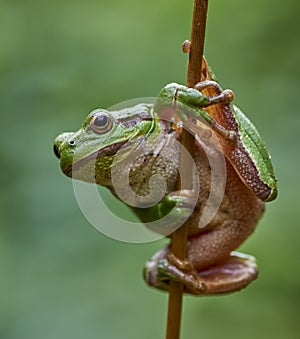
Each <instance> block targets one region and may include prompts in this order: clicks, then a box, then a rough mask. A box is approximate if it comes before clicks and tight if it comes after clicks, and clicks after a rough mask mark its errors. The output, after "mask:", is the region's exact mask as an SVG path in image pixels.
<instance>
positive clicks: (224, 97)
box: [194, 80, 234, 106]
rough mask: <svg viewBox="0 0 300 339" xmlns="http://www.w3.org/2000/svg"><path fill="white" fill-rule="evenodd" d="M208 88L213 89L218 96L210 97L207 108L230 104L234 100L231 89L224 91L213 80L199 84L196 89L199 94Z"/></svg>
mask: <svg viewBox="0 0 300 339" xmlns="http://www.w3.org/2000/svg"><path fill="white" fill-rule="evenodd" d="M208 87H213V88H214V89H215V90H216V92H217V95H214V96H211V97H208V98H209V102H208V104H207V106H211V105H215V104H229V103H231V101H233V99H234V93H233V92H232V90H231V89H225V90H224V91H223V90H222V88H221V86H220V85H219V84H218V83H217V82H216V81H213V80H204V81H201V82H198V83H197V84H196V85H195V86H194V88H195V89H197V90H198V91H199V92H201V91H203V90H204V89H206V88H208Z"/></svg>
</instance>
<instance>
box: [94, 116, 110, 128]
mask: <svg viewBox="0 0 300 339" xmlns="http://www.w3.org/2000/svg"><path fill="white" fill-rule="evenodd" d="M94 124H95V125H96V126H99V127H103V126H105V125H106V124H107V117H106V116H104V115H98V116H97V117H96V119H95V120H94Z"/></svg>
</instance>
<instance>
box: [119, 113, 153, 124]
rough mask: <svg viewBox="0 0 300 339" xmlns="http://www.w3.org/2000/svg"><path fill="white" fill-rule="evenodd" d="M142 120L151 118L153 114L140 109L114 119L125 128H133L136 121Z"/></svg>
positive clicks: (150, 119)
mask: <svg viewBox="0 0 300 339" xmlns="http://www.w3.org/2000/svg"><path fill="white" fill-rule="evenodd" d="M143 120H148V121H152V120H153V116H152V115H151V113H150V112H149V111H142V112H140V113H137V114H134V115H130V116H127V117H124V118H119V119H116V121H117V122H118V123H120V124H122V125H123V126H124V127H125V128H133V127H134V126H135V125H136V124H137V123H138V122H141V121H143Z"/></svg>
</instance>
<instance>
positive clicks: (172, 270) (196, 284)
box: [144, 248, 258, 295]
mask: <svg viewBox="0 0 300 339" xmlns="http://www.w3.org/2000/svg"><path fill="white" fill-rule="evenodd" d="M257 274H258V271H257V266H256V264H255V259H254V258H253V257H252V256H248V255H244V254H241V253H237V252H232V253H231V254H230V255H229V256H228V257H227V258H225V259H223V260H222V261H220V262H219V263H217V264H214V265H211V266H209V267H206V268H204V269H201V270H199V271H197V270H195V269H194V268H193V267H192V265H191V263H190V262H188V261H186V260H184V261H181V260H179V259H178V258H175V257H174V256H173V255H172V254H171V255H168V249H167V248H164V249H163V250H161V251H160V252H158V253H157V254H156V255H155V256H154V257H152V258H151V259H150V261H149V262H148V263H147V264H146V267H145V270H144V277H145V280H146V281H147V283H148V284H149V285H150V286H152V287H155V288H159V289H162V290H168V288H169V281H170V280H175V281H179V282H181V283H183V284H184V292H185V293H189V294H193V295H210V294H221V293H230V292H235V291H238V290H240V289H242V288H244V287H246V286H247V285H248V284H249V283H250V282H251V281H253V280H254V279H255V278H256V277H257Z"/></svg>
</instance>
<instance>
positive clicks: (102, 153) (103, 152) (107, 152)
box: [66, 140, 128, 177]
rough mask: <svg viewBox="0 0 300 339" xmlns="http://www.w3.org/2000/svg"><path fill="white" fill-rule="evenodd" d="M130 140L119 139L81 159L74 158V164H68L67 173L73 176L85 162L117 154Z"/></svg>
mask: <svg viewBox="0 0 300 339" xmlns="http://www.w3.org/2000/svg"><path fill="white" fill-rule="evenodd" d="M127 142H128V140H125V141H119V142H116V143H114V144H111V145H107V146H106V147H103V148H101V149H98V150H96V151H94V152H93V153H91V154H89V155H87V156H85V157H83V158H81V159H76V160H75V161H74V160H73V162H72V164H70V165H69V166H68V168H67V169H66V173H67V175H69V176H70V177H72V173H73V172H74V171H75V172H76V171H77V170H79V169H80V168H81V167H82V166H84V165H85V164H87V163H89V162H91V161H96V160H97V159H98V158H102V157H106V156H113V155H115V154H116V153H117V152H118V150H119V149H120V148H121V147H122V146H123V145H124V144H126V143H127Z"/></svg>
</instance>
